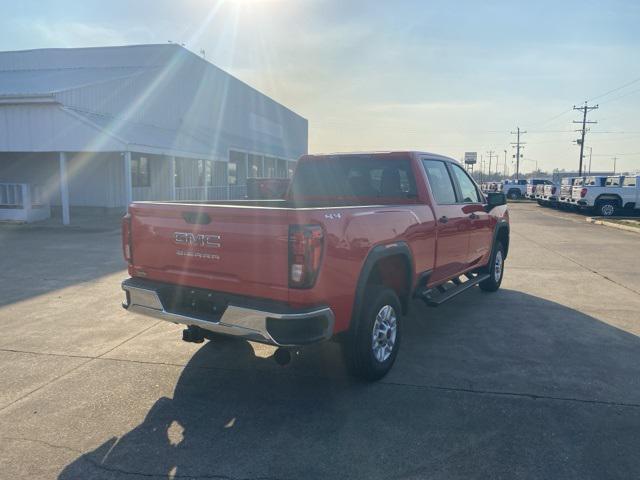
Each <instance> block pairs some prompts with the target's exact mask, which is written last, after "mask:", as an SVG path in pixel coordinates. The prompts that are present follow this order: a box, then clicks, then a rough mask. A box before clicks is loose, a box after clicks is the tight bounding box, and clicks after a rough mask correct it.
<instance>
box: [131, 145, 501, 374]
mask: <svg viewBox="0 0 640 480" xmlns="http://www.w3.org/2000/svg"><path fill="white" fill-rule="evenodd" d="M508 218H509V217H508V212H507V207H506V199H505V196H504V194H503V193H491V194H489V195H487V196H486V197H485V196H484V195H483V194H482V193H481V192H480V189H479V188H478V186H477V185H476V183H475V182H474V181H473V180H472V178H471V177H470V176H469V175H468V174H467V172H466V171H465V170H464V169H463V168H462V167H461V166H460V165H459V164H458V162H456V161H455V160H452V159H450V158H446V157H443V156H439V155H434V154H430V153H420V152H388V153H357V154H334V155H308V156H303V157H302V158H301V159H300V160H299V162H298V165H297V168H296V170H295V173H294V176H293V179H292V181H291V185H290V187H289V191H288V193H287V197H286V198H285V199H283V200H258V201H251V200H240V201H220V202H215V203H206V202H199V203H197V202H191V203H181V202H135V203H132V204H131V205H130V206H129V212H128V214H127V215H126V216H125V217H124V219H123V229H122V240H123V251H124V256H125V259H126V260H127V262H128V270H129V274H130V276H131V278H129V279H127V280H125V281H124V282H123V284H122V288H123V289H124V291H125V293H126V300H125V302H124V304H123V306H124V307H125V308H126V309H128V310H130V311H132V312H137V313H142V314H146V315H151V316H154V317H157V318H160V319H163V320H167V321H169V322H174V323H180V324H185V325H187V326H188V328H187V329H186V330H185V331H184V333H183V338H184V339H185V340H187V341H195V342H201V341H203V339H204V338H210V337H212V336H215V335H218V334H222V335H232V336H236V337H242V338H245V339H248V340H252V341H257V342H263V343H267V344H271V345H275V346H278V347H281V348H280V349H279V350H278V351H277V352H280V351H282V352H285V356H286V354H287V352H288V350H287V349H288V348H293V347H298V346H301V345H307V344H311V343H314V342H320V341H323V340H328V339H331V338H336V339H339V340H340V341H341V342H342V344H343V351H344V352H345V356H346V358H347V361H348V365H349V367H350V368H351V371H352V372H353V373H354V374H356V375H359V376H361V377H363V378H366V379H370V380H375V379H378V378H381V377H382V376H384V375H385V374H386V373H387V372H388V371H389V370H390V368H391V366H392V365H393V363H394V360H395V358H396V355H397V353H398V349H399V347H400V341H401V338H402V333H403V324H402V318H403V316H404V315H406V314H407V311H408V310H409V308H410V305H411V300H412V299H413V298H416V297H418V298H421V299H423V300H424V301H425V302H426V303H427V304H428V305H432V306H437V305H439V304H441V303H442V302H444V301H446V300H448V299H450V298H452V297H454V296H455V295H457V294H459V293H461V292H463V291H464V290H466V289H468V288H470V287H472V286H474V285H479V286H480V288H481V289H482V290H485V291H495V290H497V289H498V288H499V287H500V283H501V281H502V275H503V272H504V261H505V259H506V258H507V254H508V251H509V223H508ZM277 352H276V353H277ZM276 359H277V356H276Z"/></svg>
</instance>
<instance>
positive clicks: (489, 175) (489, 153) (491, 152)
mask: <svg viewBox="0 0 640 480" xmlns="http://www.w3.org/2000/svg"><path fill="white" fill-rule="evenodd" d="M494 153H495V152H494V151H493V150H489V151H488V152H487V155H489V174H488V177H489V181H491V159H492V158H493V157H494ZM495 157H496V165H497V162H498V155H495Z"/></svg>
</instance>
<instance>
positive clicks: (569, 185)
mask: <svg viewBox="0 0 640 480" xmlns="http://www.w3.org/2000/svg"><path fill="white" fill-rule="evenodd" d="M581 179H582V180H584V177H565V178H563V179H562V180H561V181H560V198H559V199H558V205H559V207H560V208H567V207H569V206H571V191H572V190H573V186H574V185H575V184H576V181H577V180H581Z"/></svg>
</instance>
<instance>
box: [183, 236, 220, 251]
mask: <svg viewBox="0 0 640 480" xmlns="http://www.w3.org/2000/svg"><path fill="white" fill-rule="evenodd" d="M173 238H174V239H175V242H176V243H177V244H180V245H193V246H196V247H209V248H220V235H205V234H204V233H199V234H197V235H196V234H195V233H191V232H173Z"/></svg>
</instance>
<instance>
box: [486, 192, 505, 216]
mask: <svg viewBox="0 0 640 480" xmlns="http://www.w3.org/2000/svg"><path fill="white" fill-rule="evenodd" d="M506 204H507V197H506V196H505V194H504V193H502V192H489V193H487V204H486V206H485V210H486V211H487V212H490V211H491V210H493V209H494V208H495V207H499V206H501V205H506Z"/></svg>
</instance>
